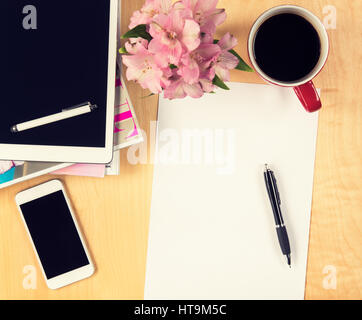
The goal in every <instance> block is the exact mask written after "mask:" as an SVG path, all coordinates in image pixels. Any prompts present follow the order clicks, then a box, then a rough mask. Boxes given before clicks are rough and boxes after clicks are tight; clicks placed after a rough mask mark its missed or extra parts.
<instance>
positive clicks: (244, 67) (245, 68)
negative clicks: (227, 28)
mask: <svg viewBox="0 0 362 320" xmlns="http://www.w3.org/2000/svg"><path fill="white" fill-rule="evenodd" d="M229 52H230V53H231V54H233V55H234V56H235V57H237V58H238V59H239V64H238V65H237V66H236V68H235V69H236V70H241V71H246V72H254V70H253V69H252V68H250V67H249V66H248V65H247V64H246V62H245V61H244V60H243V59H242V58H241V57H240V56H239V55H238V53H237V52H236V51H235V50H233V49H231V50H229Z"/></svg>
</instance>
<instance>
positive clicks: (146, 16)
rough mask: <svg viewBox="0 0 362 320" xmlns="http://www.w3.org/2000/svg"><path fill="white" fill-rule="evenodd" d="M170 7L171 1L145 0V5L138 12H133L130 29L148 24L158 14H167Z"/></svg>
mask: <svg viewBox="0 0 362 320" xmlns="http://www.w3.org/2000/svg"><path fill="white" fill-rule="evenodd" d="M171 7H172V0H146V3H145V4H144V6H143V7H142V8H141V10H139V11H135V12H134V13H133V16H132V17H131V23H130V25H129V28H130V29H133V28H135V27H137V26H138V25H140V24H150V23H151V21H152V18H153V17H154V16H155V15H157V14H159V13H164V14H167V13H168V12H169V10H170V9H171Z"/></svg>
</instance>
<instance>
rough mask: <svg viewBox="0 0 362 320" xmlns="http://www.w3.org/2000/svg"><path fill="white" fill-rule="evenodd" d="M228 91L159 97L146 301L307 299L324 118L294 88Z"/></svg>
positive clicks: (239, 87) (250, 87)
mask: <svg viewBox="0 0 362 320" xmlns="http://www.w3.org/2000/svg"><path fill="white" fill-rule="evenodd" d="M228 85H229V86H230V89H231V90H230V91H222V90H218V91H217V93H216V94H209V95H205V96H204V97H203V98H202V99H199V100H194V99H191V98H186V99H184V100H173V101H169V100H165V99H163V98H160V104H159V123H158V132H157V150H156V164H155V171H154V183H153V195H152V208H151V220H150V231H149V247H148V257H147V271H146V286H145V299H303V298H304V290H305V277H306V266H307V254H308V241H309V226H310V214H311V203H312V190H313V176H314V162H315V150H316V139H317V128H318V114H317V113H314V114H309V113H307V112H306V111H305V110H304V109H303V107H302V106H301V104H300V102H299V101H298V99H297V97H296V96H295V94H294V92H293V89H289V88H277V87H272V86H268V85H256V84H241V83H230V84H228ZM266 163H268V164H269V167H270V168H271V169H272V170H273V171H274V173H275V176H276V179H277V182H278V187H279V191H280V196H281V208H282V212H283V217H284V221H285V224H286V227H287V230H288V234H289V240H290V245H291V251H292V268H291V269H290V268H289V267H288V265H287V261H286V257H285V256H283V255H282V252H281V249H280V247H279V243H278V239H277V234H276V231H275V223H274V218H273V212H272V209H271V205H270V202H269V199H268V196H267V192H266V188H265V183H264V177H263V171H264V165H265V164H266Z"/></svg>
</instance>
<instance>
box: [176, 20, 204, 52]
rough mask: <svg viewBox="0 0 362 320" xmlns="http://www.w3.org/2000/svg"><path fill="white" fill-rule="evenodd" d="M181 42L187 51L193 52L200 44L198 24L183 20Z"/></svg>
mask: <svg viewBox="0 0 362 320" xmlns="http://www.w3.org/2000/svg"><path fill="white" fill-rule="evenodd" d="M181 41H182V43H183V44H184V45H185V46H186V48H187V49H188V50H189V51H193V50H195V49H196V48H197V47H198V46H199V45H200V42H201V40H200V26H199V24H198V23H196V22H195V21H194V20H189V19H187V20H185V26H184V29H183V32H182V39H181Z"/></svg>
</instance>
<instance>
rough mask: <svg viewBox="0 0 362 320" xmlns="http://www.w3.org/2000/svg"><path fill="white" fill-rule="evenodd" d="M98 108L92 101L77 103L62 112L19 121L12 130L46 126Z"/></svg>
mask: <svg viewBox="0 0 362 320" xmlns="http://www.w3.org/2000/svg"><path fill="white" fill-rule="evenodd" d="M97 108H98V107H97V105H94V104H91V103H90V102H85V103H82V104H79V105H76V106H74V107H71V108H67V109H63V110H62V112H59V113H55V114H53V115H50V116H46V117H43V118H39V119H35V120H31V121H27V122H23V123H19V124H17V125H15V126H12V127H11V128H10V131H11V132H14V133H15V132H21V131H25V130H29V129H33V128H37V127H41V126H44V125H46V124H50V123H53V122H58V121H61V120H65V119H69V118H73V117H77V116H81V115H83V114H87V113H89V112H92V111H93V110H95V109H97Z"/></svg>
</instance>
